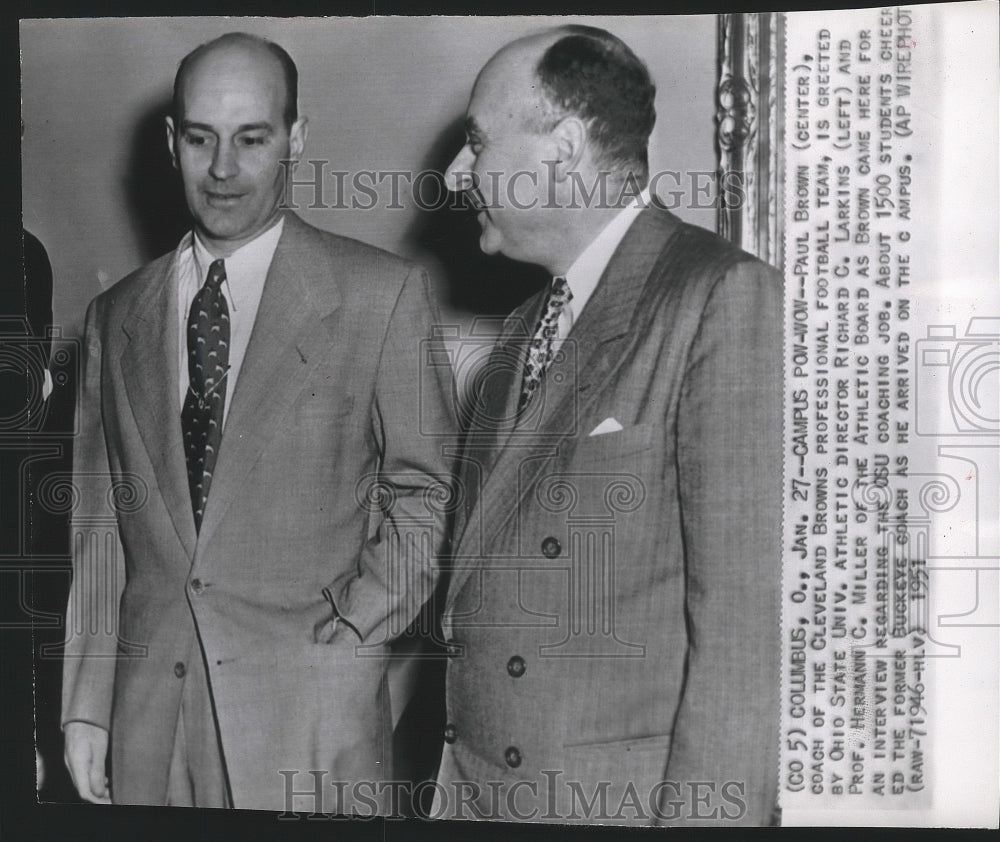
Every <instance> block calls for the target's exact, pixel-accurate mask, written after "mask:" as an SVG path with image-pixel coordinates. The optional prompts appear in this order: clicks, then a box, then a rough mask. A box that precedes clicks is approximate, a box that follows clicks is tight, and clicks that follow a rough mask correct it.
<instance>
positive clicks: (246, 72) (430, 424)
mask: <svg viewBox="0 0 1000 842" xmlns="http://www.w3.org/2000/svg"><path fill="white" fill-rule="evenodd" d="M296 86H297V72H296V69H295V65H294V63H293V62H292V60H291V58H290V57H289V56H288V54H287V53H286V52H285V51H284V50H283V49H281V48H280V47H278V46H277V45H275V44H273V43H271V42H268V41H265V40H263V39H260V38H257V37H253V36H249V35H244V34H230V35H226V36H223V37H221V38H219V39H216V40H215V41H212V42H210V43H208V44H206V45H203V46H201V47H199V48H198V49H197V50H195V51H194V52H192V53H191V54H189V55H188V56H187V57H186V58H185V59H184V60H183V62H182V63H181V65H180V68H179V69H178V72H177V78H176V81H175V88H174V108H173V114H172V115H171V116H170V117H169V118H168V119H167V139H168V142H169V146H170V152H171V154H172V156H173V161H174V165H175V166H176V168H177V169H178V170H179V171H180V174H181V178H182V180H183V184H184V191H185V196H186V199H187V204H188V208H189V210H190V212H191V216H192V218H193V223H194V226H193V231H192V232H191V233H190V234H188V235H187V236H185V237H184V238H183V240H182V241H181V243H180V245H179V246H178V247H177V249H176V250H175V251H174V252H172V253H170V254H167V255H164V256H163V257H161V258H159V259H158V260H156V261H154V262H153V263H151V264H149V265H148V266H145V267H143V268H141V269H139V270H138V271H136V272H134V273H133V274H131V275H129V276H128V277H127V278H125V279H124V280H122V281H120V282H119V283H118V284H116V285H115V286H114V287H112V288H111V289H109V290H108V291H107V292H105V293H103V294H102V295H99V296H98V297H97V298H96V299H95V300H94V302H93V303H92V304H91V306H90V308H89V310H88V314H87V320H86V333H85V341H84V359H83V381H82V383H81V384H80V394H79V405H80V418H81V422H80V423H81V427H80V434H79V437H78V439H77V441H76V452H75V465H74V475H75V482H76V484H77V488H78V493H79V501H78V502H79V504H78V506H77V508H76V510H75V512H74V521H73V528H74V538H75V540H74V558H73V565H74V581H73V590H72V594H71V596H70V602H69V610H68V629H69V636H68V639H67V647H66V660H65V670H64V686H63V712H62V719H63V724H64V731H65V737H66V761H67V765H68V766H69V768H70V771H71V773H72V776H73V780H74V783H75V785H76V787H77V789H78V790H79V792H80V795H81V796H82V797H83V798H85V799H87V800H89V801H103V802H107V801H109V800H110V801H113V802H116V803H126V804H176V805H196V806H214V807H221V806H233V807H237V808H263V809H270V810H287V809H292V808H294V809H304V810H307V811H309V812H312V811H314V810H324V811H329V812H332V811H348V810H351V809H358V810H360V811H362V812H371V811H372V810H374V809H381V808H383V807H384V806H385V797H384V792H381V791H379V790H378V789H377V787H376V784H377V782H379V781H380V780H382V779H385V778H388V777H390V770H391V769H392V757H391V752H390V745H391V743H390V731H391V727H390V724H391V719H390V718H389V707H388V702H389V700H388V694H387V690H386V682H385V678H386V659H385V655H386V651H387V643H388V642H389V641H390V639H391V638H392V637H393V636H394V635H395V634H398V633H399V632H401V631H402V630H404V629H405V628H406V626H407V624H408V623H409V622H410V620H412V619H413V618H414V617H415V616H416V614H417V613H418V611H419V609H420V606H421V604H422V603H423V602H424V601H425V600H426V599H427V598H428V597H429V596H430V594H431V592H432V589H433V586H434V582H435V580H436V569H435V565H434V561H433V558H432V554H433V552H434V550H435V548H436V547H437V546H438V545H439V544H440V542H441V541H442V540H443V538H444V530H443V523H444V520H445V518H446V516H447V512H446V511H445V505H444V504H441V505H438V504H437V501H438V500H440V499H443V498H445V497H446V496H447V489H448V487H449V485H450V478H449V471H450V465H449V464H448V462H447V460H446V459H445V458H444V457H443V456H442V444H443V443H444V444H446V443H447V438H448V433H449V431H450V430H451V429H452V428H453V425H452V421H451V413H450V412H449V410H448V402H447V401H446V395H450V384H449V383H448V381H447V378H444V379H442V378H441V377H440V376H439V374H438V372H441V371H442V369H439V368H433V369H428V370H427V371H424V370H422V368H421V365H420V361H421V359H422V351H424V350H426V349H425V348H424V346H423V344H422V343H423V342H424V340H425V339H427V337H429V336H430V335H431V325H432V323H433V321H434V307H433V305H432V301H431V296H430V293H429V289H428V281H427V277H426V275H425V274H424V273H423V272H422V271H420V270H419V269H417V268H416V267H414V266H413V265H411V264H408V263H407V262H405V261H403V260H402V259H400V258H398V257H395V256H393V255H391V254H388V253H386V252H383V251H379V250H377V249H375V248H372V247H370V246H367V245H364V244H362V243H359V242H356V241H353V240H348V239H345V238H342V237H337V236H334V235H332V234H329V233H326V232H324V231H320V230H318V229H316V228H313V227H311V226H309V225H307V224H306V223H304V222H303V221H301V220H300V219H299V218H298V217H297V216H295V215H294V214H293V213H291V212H288V211H285V210H283V209H282V207H281V205H282V201H283V197H284V194H285V190H286V186H287V177H288V173H287V168H286V166H285V163H286V162H287V161H288V160H294V159H297V158H298V157H299V156H300V154H301V152H302V149H303V145H304V143H305V140H306V123H305V120H304V118H302V117H300V116H299V114H298V113H297V102H296V99H297V94H296ZM445 373H446V372H445ZM418 406H420V407H421V410H422V413H423V417H424V418H425V419H427V423H426V425H425V428H424V432H426V431H427V430H428V429H429V431H430V432H431V433H434V434H438V435H439V436H443V439H444V441H442V438H441V437H435V436H434V435H423V434H422V432H421V430H419V429H417V425H415V424H414V423H413V418H414V417H416V416H417V414H418V409H417V408H418ZM109 518H110V523H111V524H112V526H111V528H110V531H109V530H108V527H107V524H108V523H109ZM102 530H103V531H102ZM109 741H110V753H111V761H112V763H111V766H112V778H111V780H110V782H109V781H108V780H107V779H106V778H105V761H106V757H107V754H108V746H109ZM365 782H367V783H368V791H367V792H363V791H360V790H358V788H357V787H358V785H359V784H364V783H365ZM348 784H349V785H350V786H346V785H348Z"/></svg>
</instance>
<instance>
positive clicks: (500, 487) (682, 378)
mask: <svg viewBox="0 0 1000 842" xmlns="http://www.w3.org/2000/svg"><path fill="white" fill-rule="evenodd" d="M653 102H654V86H653V82H652V80H651V79H650V77H649V73H648V71H647V69H646V67H645V65H644V64H643V63H642V62H641V61H640V60H639V59H638V58H637V57H636V56H635V55H634V54H633V52H632V51H631V50H630V49H629V48H628V46H627V45H625V44H624V43H622V41H621V40H620V39H618V38H616V37H615V36H613V35H611V34H610V33H608V32H605V31H603V30H599V29H594V28H590V27H580V26H569V27H563V28H559V29H556V30H553V31H548V32H544V33H541V34H539V35H537V36H532V37H530V38H526V39H522V40H519V41H516V42H514V43H513V44H510V45H508V46H507V47H505V48H504V49H503V50H501V51H500V52H499V53H497V54H496V55H495V56H494V57H493V58H492V59H491V60H490V61H489V63H488V64H487V65H486V66H485V67H484V68H483V70H482V71H481V73H480V74H479V77H478V79H477V80H476V83H475V86H474V88H473V91H472V97H471V99H470V102H469V106H468V110H467V117H466V130H467V142H466V144H465V146H464V147H463V148H462V150H461V151H460V152H459V153H458V156H457V157H456V159H455V161H454V162H453V163H452V165H451V168H450V171H449V178H450V179H451V180H452V184H453V186H454V187H455V188H456V189H465V190H468V191H470V192H472V193H473V194H474V195H475V199H476V201H477V206H478V207H479V208H480V211H479V223H480V225H481V229H482V230H481V234H480V246H481V247H482V249H483V251H485V252H487V253H489V254H493V253H501V254H504V255H506V256H507V257H510V258H513V259H516V260H521V261H525V262H529V263H535V264H538V265H540V266H543V267H545V268H546V269H547V270H548V271H549V272H550V273H551V275H552V277H553V280H552V283H551V284H550V285H549V287H548V288H546V289H543V290H542V291H541V292H540V293H539V294H537V295H535V296H533V297H532V298H530V299H528V300H527V301H526V302H525V303H524V304H522V305H521V306H520V307H518V308H517V309H516V310H515V311H514V313H513V314H512V315H511V316H510V317H509V318H508V319H507V321H506V323H505V325H504V328H503V330H502V332H501V335H500V338H499V340H498V342H497V345H496V348H495V349H494V351H493V356H492V357H491V358H490V361H489V363H488V365H489V366H490V368H489V369H488V370H486V371H484V372H481V373H480V374H481V376H479V377H478V378H476V379H475V382H477V383H479V384H481V386H482V389H481V391H480V392H478V393H477V394H476V395H475V396H474V397H475V402H474V405H473V406H472V407H471V410H470V413H469V414H470V417H471V418H472V419H473V424H472V426H471V429H470V430H469V431H468V433H467V436H466V445H465V449H464V455H463V458H462V463H461V469H460V476H461V480H462V492H463V499H464V501H465V505H464V506H463V507H462V508H461V509H460V510H459V514H458V518H457V524H456V528H455V540H454V547H453V552H454V563H455V569H454V572H453V573H452V575H451V577H450V582H449V588H448V596H447V600H446V604H445V608H444V615H443V621H442V626H443V629H444V631H445V634H446V636H447V637H448V638H449V643H448V649H449V652H450V654H451V658H450V660H449V664H448V671H447V706H448V714H447V715H448V721H447V726H446V728H445V732H444V740H445V746H444V755H443V758H442V761H441V771H440V773H439V779H438V787H437V788H436V805H435V811H436V814H437V815H442V816H452V817H458V818H499V819H505V820H528V821H551V822H584V823H589V822H595V823H619V824H691V825H700V824H719V825H735V824H751V825H755V824H766V823H768V822H769V821H771V820H772V817H773V815H774V810H775V805H776V797H777V779H778V687H779V680H780V679H779V672H778V664H779V654H780V643H779V627H780V613H779V596H778V590H779V583H780V574H781V551H780V525H781V502H780V501H781V493H780V474H781V371H782V365H781V352H782V336H781V301H782V298H781V289H782V284H781V278H780V276H779V275H778V273H777V272H775V271H774V270H773V269H772V268H771V267H769V266H766V265H764V264H763V263H761V262H760V261H758V260H756V259H754V258H753V257H751V256H750V255H749V254H746V253H744V252H741V251H739V250H738V249H736V248H734V247H733V246H732V245H730V244H729V243H727V242H725V241H724V240H722V239H721V238H719V237H717V236H716V235H714V234H712V233H710V232H708V231H703V230H701V229H698V228H695V227H693V226H690V225H687V224H684V223H683V222H681V221H680V220H679V219H677V218H676V217H675V216H673V215H672V214H671V213H670V212H669V211H667V210H666V209H664V208H663V207H661V206H659V204H658V203H657V202H656V200H655V199H654V198H651V197H650V195H649V191H648V187H647V181H648V178H649V173H648V159H647V142H648V138H649V135H650V132H651V130H652V127H653V123H654V120H655V111H654V106H653ZM602 185H603V188H602ZM586 195H589V196H590V198H586Z"/></svg>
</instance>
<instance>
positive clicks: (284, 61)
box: [173, 32, 299, 130]
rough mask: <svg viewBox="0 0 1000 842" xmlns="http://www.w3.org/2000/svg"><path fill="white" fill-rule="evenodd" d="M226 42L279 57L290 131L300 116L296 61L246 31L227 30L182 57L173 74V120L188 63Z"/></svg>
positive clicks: (286, 121)
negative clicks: (259, 49)
mask: <svg viewBox="0 0 1000 842" xmlns="http://www.w3.org/2000/svg"><path fill="white" fill-rule="evenodd" d="M225 44H249V45H253V46H258V47H263V48H264V49H266V50H267V51H268V52H269V53H271V55H273V56H274V57H275V58H276V59H277V60H278V64H280V65H281V72H282V75H283V76H284V79H285V110H284V113H283V114H282V116H283V118H284V120H285V128H286V129H289V130H291V128H292V124H293V123H294V122H295V121H296V120H298V119H299V109H298V101H299V71H298V68H297V67H296V66H295V62H294V61H292V57H291V56H290V55H288V53H287V52H285V50H284V49H283V48H282V47H280V46H278V45H277V44H275V43H274V42H273V41H268V40H267V39H266V38H261V37H260V36H259V35H251V34H249V33H247V32H227V33H226V34H225V35H220V36H219V37H218V38H215V39H213V40H212V41H208V42H206V43H204V44H202V45H201V46H199V47H196V48H195V49H193V50H192V51H191V52H190V53H188V54H187V55H186V56H184V58H182V59H181V63H180V64H179V65H177V74H176V75H175V76H174V101H173V113H174V119H175V120H177V121H178V122H179V121H180V119H181V85H182V83H183V81H184V77H185V76H186V75H187V73H188V71H189V70H190V69H191V65H192V64H193V63H194V62H195V61H196V60H197V59H198V58H199V57H200V56H203V55H204V54H205V53H207V52H208V51H209V50H212V49H214V48H215V47H217V46H221V45H225Z"/></svg>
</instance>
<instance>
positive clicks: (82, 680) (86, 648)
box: [61, 300, 125, 730]
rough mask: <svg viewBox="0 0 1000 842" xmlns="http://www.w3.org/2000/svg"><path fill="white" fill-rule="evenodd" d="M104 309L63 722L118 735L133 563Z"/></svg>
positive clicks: (76, 521) (88, 378)
mask: <svg viewBox="0 0 1000 842" xmlns="http://www.w3.org/2000/svg"><path fill="white" fill-rule="evenodd" d="M98 309H99V305H98V302H97V301H96V300H95V301H94V302H92V303H91V305H90V307H89V308H88V310H87V320H86V327H85V330H84V339H83V347H82V348H81V350H80V369H81V371H80V383H79V390H78V396H77V410H78V417H79V424H80V428H79V432H78V434H77V437H76V440H75V441H74V445H73V447H74V451H73V494H74V496H75V497H76V501H75V508H74V511H73V515H72V518H71V523H70V540H71V542H72V558H73V583H72V587H71V588H70V594H69V603H68V605H67V609H66V644H65V650H64V661H63V690H62V716H61V719H62V724H63V725H64V726H65V724H66V723H67V722H70V721H73V720H82V721H85V722H90V723H92V724H94V725H98V726H100V727H102V728H104V729H106V730H110V721H111V697H112V690H113V688H114V680H115V662H116V657H117V651H118V646H117V644H118V634H117V619H118V606H119V601H120V599H121V594H122V590H123V588H124V586H125V562H124V552H123V550H122V545H121V541H120V538H119V536H118V528H117V523H116V521H115V517H114V508H113V502H112V500H113V498H112V490H113V483H112V476H111V472H110V467H109V463H108V453H107V445H106V440H105V436H104V425H103V422H102V413H101V355H102V349H101V341H100V330H99V318H98Z"/></svg>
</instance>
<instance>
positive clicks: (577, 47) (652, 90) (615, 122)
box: [535, 24, 656, 180]
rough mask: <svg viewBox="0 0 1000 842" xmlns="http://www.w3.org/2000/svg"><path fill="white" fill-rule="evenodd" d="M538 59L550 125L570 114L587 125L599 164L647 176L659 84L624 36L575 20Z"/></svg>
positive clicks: (563, 28) (641, 177)
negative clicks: (618, 36)
mask: <svg viewBox="0 0 1000 842" xmlns="http://www.w3.org/2000/svg"><path fill="white" fill-rule="evenodd" d="M559 31H563V32H565V33H566V35H565V37H563V38H560V39H559V40H558V41H556V42H555V43H554V44H552V46H550V47H549V48H548V49H547V50H546V51H545V53H544V54H543V55H542V57H541V59H539V62H538V66H537V67H536V70H535V72H536V74H537V76H538V79H539V81H540V82H541V83H542V91H543V93H544V94H545V96H546V98H547V99H548V100H549V104H550V105H551V106H553V108H554V113H551V114H550V115H548V117H549V118H550V120H551V122H550V124H549V126H548V127H547V128H552V127H553V126H555V124H556V123H557V122H558V121H559V120H560V119H562V118H563V117H565V116H566V115H567V114H575V115H576V116H578V117H580V118H581V119H583V120H585V121H586V122H587V123H588V125H589V131H590V138H591V140H592V141H594V143H595V144H596V145H597V147H598V149H599V151H600V156H599V160H600V163H602V164H603V165H605V166H607V167H609V168H611V169H613V170H614V171H615V172H618V173H623V174H624V173H626V172H632V173H634V175H635V176H636V177H638V178H640V179H641V180H645V179H646V177H647V175H648V170H649V157H648V153H647V146H648V144H649V135H650V133H651V132H652V131H653V124H654V123H655V122H656V108H655V106H654V104H653V100H654V98H655V96H656V86H655V85H654V84H653V80H652V79H651V78H650V76H649V70H648V69H647V68H646V65H645V64H644V63H643V62H642V61H641V60H640V59H639V58H638V57H637V56H636V55H635V53H633V52H632V50H631V49H629V47H628V45H627V44H625V42H624V41H622V40H621V39H620V38H616V37H615V36H614V35H612V34H611V33H610V32H606V31H605V30H603V29H598V28H597V27H593V26H580V25H576V24H572V25H569V26H563V27H560V28H559Z"/></svg>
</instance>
